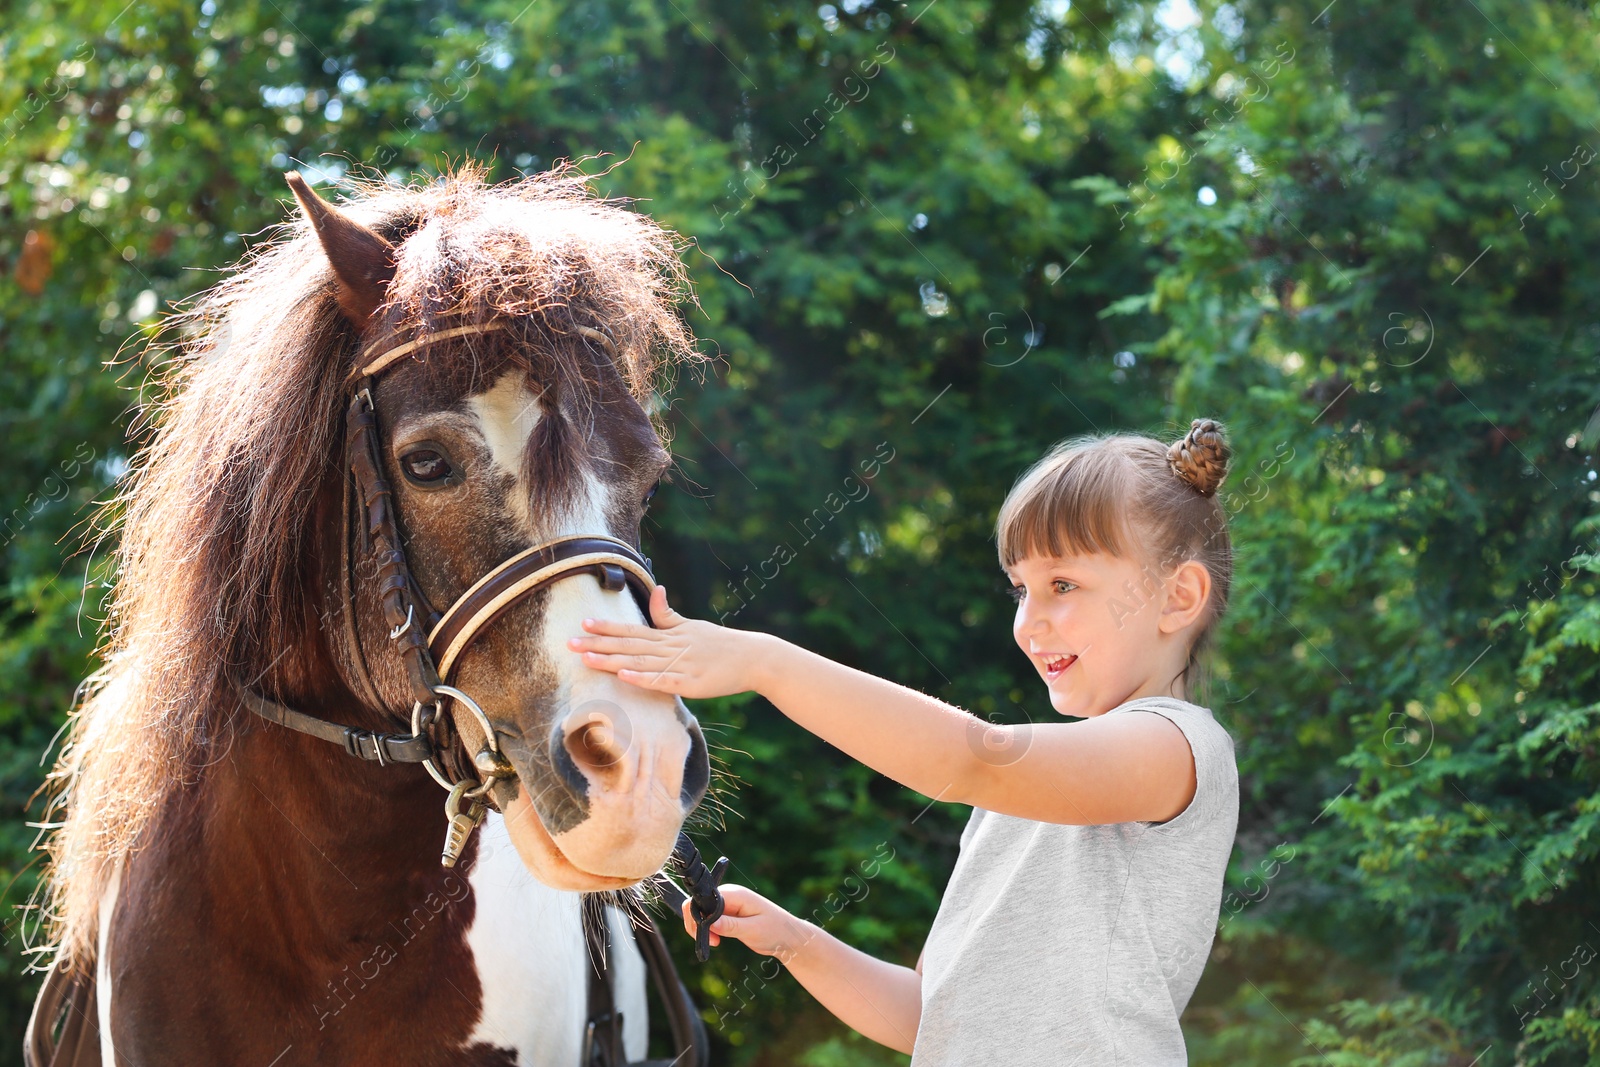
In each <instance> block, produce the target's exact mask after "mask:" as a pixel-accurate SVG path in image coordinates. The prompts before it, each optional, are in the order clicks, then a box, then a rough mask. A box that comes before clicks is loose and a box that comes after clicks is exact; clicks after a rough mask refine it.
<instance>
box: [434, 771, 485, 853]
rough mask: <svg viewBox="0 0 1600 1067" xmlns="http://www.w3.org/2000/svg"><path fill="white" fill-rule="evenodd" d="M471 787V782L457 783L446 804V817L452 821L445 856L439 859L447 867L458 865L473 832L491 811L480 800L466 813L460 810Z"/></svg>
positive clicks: (446, 829) (445, 846)
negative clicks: (457, 862) (485, 814)
mask: <svg viewBox="0 0 1600 1067" xmlns="http://www.w3.org/2000/svg"><path fill="white" fill-rule="evenodd" d="M471 785H472V782H471V780H463V781H460V782H457V783H456V784H455V786H454V787H453V788H452V789H451V790H450V796H449V798H448V799H447V800H445V802H444V817H445V818H446V819H448V820H450V823H449V825H448V826H447V827H446V828H445V836H444V854H443V855H442V856H440V857H439V862H440V863H441V864H443V865H444V866H446V867H454V866H455V865H456V861H457V860H459V859H460V858H461V853H462V851H463V850H464V849H465V848H466V847H467V839H468V838H470V837H471V836H472V831H474V830H476V829H477V828H478V824H479V823H481V822H482V821H483V816H484V813H485V812H487V811H488V810H489V809H488V808H487V807H485V806H484V804H483V802H482V801H478V800H474V801H473V802H472V803H471V804H470V805H469V806H468V807H467V810H466V811H462V810H460V809H461V802H462V799H463V798H464V797H465V795H466V792H467V788H468V787H469V786H471Z"/></svg>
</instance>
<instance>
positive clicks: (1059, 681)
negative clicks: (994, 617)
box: [1006, 553, 1210, 718]
mask: <svg viewBox="0 0 1600 1067" xmlns="http://www.w3.org/2000/svg"><path fill="white" fill-rule="evenodd" d="M1191 568H1192V569H1191ZM1196 570H1198V574H1196V573H1195V571H1196ZM1006 576H1007V577H1009V578H1010V579H1011V583H1012V595H1013V596H1014V597H1015V598H1016V600H1017V615H1016V619H1015V620H1014V621H1013V623H1012V628H1011V629H1012V634H1013V635H1014V636H1015V637H1016V640H1017V647H1019V648H1021V649H1022V651H1023V652H1024V653H1026V654H1027V656H1028V659H1029V661H1030V662H1032V664H1033V666H1034V669H1035V670H1037V671H1038V672H1039V677H1040V678H1042V679H1044V684H1045V687H1046V688H1047V689H1048V690H1049V691H1050V704H1051V706H1052V707H1054V708H1055V709H1056V711H1058V712H1060V713H1061V714H1063V715H1072V716H1077V717H1080V718H1088V717H1091V716H1095V715H1101V714H1104V713H1105V712H1107V711H1110V710H1111V709H1112V708H1114V707H1116V706H1117V705H1119V704H1122V703H1123V702H1125V701H1127V700H1131V699H1133V698H1134V697H1136V696H1150V695H1154V694H1156V693H1162V692H1167V691H1168V690H1167V683H1168V682H1169V681H1170V680H1171V679H1172V677H1173V675H1175V674H1177V673H1178V672H1179V671H1180V670H1182V669H1183V665H1184V663H1185V661H1186V660H1187V656H1188V650H1187V646H1186V645H1185V644H1184V642H1183V636H1184V634H1183V631H1184V629H1186V627H1187V623H1188V622H1190V621H1193V618H1194V617H1195V615H1196V614H1198V610H1199V607H1203V605H1204V602H1205V593H1206V592H1208V591H1209V579H1210V576H1209V574H1207V572H1206V570H1205V568H1204V567H1203V566H1201V565H1200V564H1198V563H1196V562H1194V561H1192V560H1191V561H1188V562H1186V563H1184V564H1183V565H1182V567H1180V568H1179V569H1178V571H1177V573H1176V574H1175V575H1172V576H1169V577H1168V580H1166V581H1163V578H1162V575H1161V574H1159V573H1158V572H1157V571H1156V570H1155V569H1154V568H1153V567H1150V566H1148V565H1147V566H1141V565H1140V564H1139V563H1137V562H1135V561H1132V560H1126V559H1120V558H1118V557H1115V556H1108V555H1105V554H1102V553H1095V554H1093V555H1087V556H1067V557H1045V556H1029V557H1027V558H1025V559H1021V560H1018V561H1017V562H1016V563H1015V564H1014V565H1013V566H1011V567H1008V568H1007V569H1006ZM1197 583H1199V585H1198V586H1197ZM1196 596H1198V600H1196V599H1195V598H1196ZM1181 694H1182V691H1181V689H1180V690H1178V695H1181Z"/></svg>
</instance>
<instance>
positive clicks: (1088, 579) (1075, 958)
mask: <svg viewBox="0 0 1600 1067" xmlns="http://www.w3.org/2000/svg"><path fill="white" fill-rule="evenodd" d="M1229 454H1230V453H1229V448H1228V445H1227V442H1226V440H1225V438H1224V434H1223V427H1222V426H1221V425H1220V424H1219V423H1217V422H1215V421H1214V420H1211V419H1196V420H1194V422H1193V423H1192V424H1191V426H1190V428H1189V432H1188V433H1187V434H1185V435H1184V437H1183V438H1182V439H1181V440H1178V441H1176V442H1173V443H1171V444H1165V443H1163V442H1161V441H1157V440H1155V439H1154V438H1151V437H1147V436H1144V435H1141V434H1110V435H1094V436H1085V437H1078V438H1073V439H1072V440H1069V441H1066V442H1063V443H1062V444H1061V445H1059V446H1057V447H1056V448H1054V449H1052V450H1051V451H1050V452H1049V453H1048V454H1047V455H1046V456H1045V457H1044V458H1043V459H1041V460H1040V461H1039V462H1038V463H1036V464H1034V466H1033V467H1032V468H1030V469H1029V470H1028V471H1027V472H1026V473H1025V474H1024V475H1023V476H1022V478H1021V479H1020V480H1018V482H1017V484H1016V485H1015V486H1014V487H1013V489H1012V490H1011V493H1010V495H1009V496H1008V497H1007V498H1006V501H1005V503H1004V505H1002V507H1001V509H1000V515H999V519H998V522H997V524H996V533H997V536H998V541H999V549H1000V565H1001V567H1002V568H1003V569H1004V571H1005V573H1006V576H1007V577H1008V578H1009V579H1010V582H1011V585H1012V592H1013V595H1014V596H1015V597H1016V600H1017V612H1016V618H1015V621H1014V623H1013V626H1012V632H1013V634H1014V635H1015V637H1016V641H1017V645H1018V646H1019V647H1020V648H1021V650H1022V652H1023V653H1024V654H1026V655H1027V657H1028V659H1029V661H1030V662H1031V663H1032V664H1033V666H1034V669H1035V670H1036V671H1037V672H1038V674H1039V677H1040V679H1041V680H1042V681H1043V682H1044V685H1045V689H1046V691H1047V692H1048V694H1049V698H1050V704H1051V706H1052V707H1053V708H1054V709H1055V710H1056V711H1057V712H1059V713H1061V714H1062V715H1066V716H1070V717H1072V718H1074V719H1076V720H1079V721H1075V722H1063V723H1040V724H1025V725H1021V726H999V725H991V724H989V723H987V722H985V721H984V720H982V719H979V718H976V717H975V716H973V715H970V714H969V713H967V712H965V711H962V710H961V709H959V708H956V707H953V706H951V705H949V704H946V703H943V702H942V701H939V700H935V699H934V698H932V697H930V696H926V695H924V694H922V693H919V692H916V691H915V690H912V689H907V688H905V687H904V686H900V685H896V684H895V683H893V682H889V681H885V680H883V679H881V678H876V677H874V676H872V675H870V674H866V673H864V672H862V671H858V670H855V669H853V668H850V667H846V666H843V665H841V664H838V663H834V662H833V661H831V660H828V659H825V658H824V657H822V656H818V655H816V654H814V653H811V652H807V651H806V650H804V649H802V648H798V647H796V646H795V645H792V644H789V643H788V642H786V641H783V640H781V639H779V638H777V637H773V636H771V635H769V634H762V633H754V632H749V631H742V630H733V629H727V628H725V627H720V626H716V625H713V624H711V623H707V622H702V621H696V620H690V619H686V618H684V617H683V616H681V615H679V614H678V613H677V612H675V611H673V610H672V609H671V608H669V607H668V606H667V602H666V595H665V591H664V590H663V589H660V588H657V589H656V591H655V593H654V594H653V596H652V601H651V613H652V616H653V617H654V619H655V621H656V623H657V625H658V626H659V627H660V628H659V629H655V630H652V629H649V628H648V627H644V626H630V625H626V624H619V623H613V622H605V621H599V620H586V621H585V622H584V629H585V630H586V631H587V632H588V635H587V636H584V637H578V638H573V639H572V641H571V645H572V647H573V648H574V649H575V650H578V651H581V652H583V653H584V659H585V661H586V662H587V663H588V664H589V665H590V666H592V667H596V668H600V669H602V670H608V671H614V672H616V673H617V675H618V676H619V677H620V678H622V679H623V680H625V681H628V682H631V683H633V684H634V685H639V686H643V687H645V688H647V689H655V690H659V691H662V692H668V693H676V694H679V695H681V696H684V697H691V698H694V697H716V696H724V695H729V694H733V693H741V692H746V691H751V690H753V691H755V692H757V693H759V694H761V695H762V696H763V697H765V698H766V699H767V700H769V701H770V702H771V703H772V704H773V705H774V706H776V707H777V708H778V710H780V711H782V712H783V713H784V714H785V715H787V716H788V717H789V718H791V719H793V720H794V721H795V722H797V723H799V724H800V725H801V726H803V727H805V728H806V729H807V730H810V731H811V732H812V733H814V734H816V735H817V736H818V737H821V738H822V739H823V740H825V741H827V742H829V743H830V744H832V745H834V746H836V747H837V748H839V749H841V750H842V751H844V752H846V753H847V754H849V755H850V756H852V757H854V758H855V759H858V760H860V761H861V762H863V763H865V764H867V765H868V766H870V767H872V768H874V769H876V770H877V771H879V772H881V773H882V774H885V775H887V776H888V777H890V778H893V779H894V780H895V781H897V782H900V783H901V784H903V785H906V786H909V787H910V788H912V789H915V790H917V791H918V792H920V793H923V794H924V795H926V796H929V797H932V798H934V799H937V800H944V801H954V802H957V803H961V804H968V805H971V806H972V809H973V810H972V815H971V818H970V819H969V821H968V823H967V826H966V829H965V830H964V831H963V833H962V835H961V851H960V855H959V857H958V859H957V860H956V866H955V870H954V872H953V873H952V875H951V877H950V883H949V885H948V886H947V887H946V889H945V893H944V897H943V899H942V901H941V902H940V905H939V911H938V914H937V916H936V917H935V918H934V921H933V927H932V928H931V929H930V930H929V933H928V938H927V941H926V943H925V944H924V946H923V951H922V954H921V956H920V957H919V958H918V960H917V964H916V967H915V968H908V967H903V966H899V965H897V964H893V963H888V962H885V961H883V960H879V959H875V958H873V957H871V956H868V955H866V954H865V953H862V952H860V951H858V950H856V949H853V948H851V947H849V946H848V945H845V944H844V943H843V942H841V941H839V940H837V939H836V938H834V937H833V936H832V935H830V934H828V933H827V932H825V931H823V930H822V929H820V928H819V927H817V926H815V925H814V924H812V923H809V922H806V921H804V920H802V919H800V918H797V917H795V916H793V915H791V914H789V913H788V912H787V911H784V910H783V909H782V908H780V907H778V906H777V905H776V904H773V903H772V902H771V901H769V900H767V899H766V898H764V897H762V896H760V895H759V894H757V893H755V892H754V891H752V890H750V889H747V888H744V887H741V886H724V887H723V894H724V897H725V899H726V902H727V913H726V915H724V916H723V918H721V919H719V920H717V921H716V922H715V923H713V924H712V927H711V930H712V943H713V944H715V943H717V941H718V940H720V938H721V937H734V938H737V939H739V940H740V941H743V942H744V943H745V944H746V945H747V946H749V947H750V948H751V949H753V950H754V951H756V952H758V953H761V954H763V955H774V956H777V957H778V958H779V960H780V961H781V962H783V964H784V965H785V966H786V967H787V968H788V969H789V972H790V973H791V974H793V975H794V977H795V978H796V979H797V980H798V981H799V982H800V983H801V984H802V985H803V986H805V988H806V989H807V990H809V991H810V992H811V993H812V995H813V996H815V997H816V998H817V999H818V1000H819V1001H820V1002H821V1003H822V1004H823V1005H824V1006H825V1007H827V1008H828V1010H829V1011H831V1012H833V1013H834V1014H835V1015H837V1016H838V1017H839V1018H840V1019H841V1020H843V1021H844V1022H845V1023H846V1024H848V1025H849V1026H851V1027H852V1028H854V1029H855V1030H857V1031H859V1032H860V1033H862V1034H864V1035H866V1036H867V1037H869V1038H872V1039H873V1040H874V1041H878V1042H880V1043H882V1044H884V1045H888V1046H889V1047H891V1048H894V1049H898V1050H900V1051H902V1052H908V1053H911V1055H912V1063H913V1064H914V1065H915V1067H935V1065H940V1067H943V1065H967V1064H977V1063H991V1062H1004V1063H1007V1064H1041V1065H1043V1064H1050V1065H1070V1064H1074V1063H1077V1064H1081V1065H1083V1067H1105V1065H1110V1064H1127V1065H1130V1067H1132V1065H1137V1067H1171V1065H1179V1064H1186V1063H1187V1062H1188V1059H1187V1053H1186V1050H1185V1046H1184V1040H1183V1033H1182V1031H1181V1030H1180V1028H1179V1025H1178V1018H1179V1016H1180V1015H1181V1014H1182V1012H1183V1009H1184V1007H1185V1005H1187V1004H1188V1002H1189V997H1190V995H1191V994H1192V993H1193V992H1194V989H1195V985H1196V983H1197V982H1198V981H1199V979H1200V973H1201V971H1202V969H1203V968H1204V966H1205V961H1206V958H1207V956H1208V955H1209V953H1210V950H1211V944H1212V940H1213V937H1214V935H1215V933H1216V924H1217V917H1218V912H1219V908H1220V903H1221V898H1222V881H1223V874H1224V872H1225V871H1226V869H1227V864H1228V857H1229V855H1230V853H1231V851H1232V848H1233V837H1234V830H1235V829H1236V827H1237V824H1238V815H1239V784H1238V773H1237V769H1236V766H1235V763H1234V754H1233V741H1232V738H1231V737H1229V735H1228V733H1227V731H1226V730H1224V729H1223V727H1222V726H1221V725H1219V724H1218V723H1217V721H1216V720H1215V719H1214V718H1213V717H1212V715H1211V712H1210V711H1209V710H1208V709H1207V708H1205V707H1203V706H1201V705H1199V704H1195V703H1192V702H1190V701H1189V700H1188V698H1187V696H1186V694H1187V693H1188V692H1190V685H1192V684H1194V683H1197V682H1198V679H1197V677H1196V675H1197V674H1198V672H1199V670H1200V669H1201V667H1202V656H1203V654H1204V652H1205V650H1206V649H1207V648H1208V647H1209V644H1210V639H1211V635H1212V633H1213V632H1214V630H1215V627H1216V625H1217V621H1218V620H1219V619H1220V618H1221V616H1222V614H1223V612H1224V610H1225V609H1226V606H1227V602H1228V588H1229V585H1230V582H1231V579H1232V573H1233V550H1232V546H1231V543H1230V540H1229V537H1228V531H1227V522H1226V519H1227V515H1226V513H1225V511H1224V510H1223V508H1222V506H1221V503H1220V501H1219V500H1218V498H1217V495H1216V494H1217V488H1218V487H1219V486H1220V485H1221V483H1222V481H1223V479H1224V478H1225V477H1226V475H1227V465H1228V457H1229ZM685 925H686V926H688V927H689V929H690V932H691V933H693V924H692V921H691V920H689V919H688V917H687V914H686V916H685Z"/></svg>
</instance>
